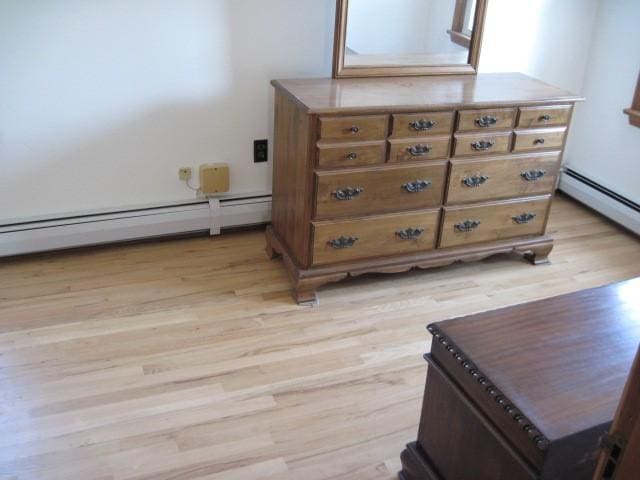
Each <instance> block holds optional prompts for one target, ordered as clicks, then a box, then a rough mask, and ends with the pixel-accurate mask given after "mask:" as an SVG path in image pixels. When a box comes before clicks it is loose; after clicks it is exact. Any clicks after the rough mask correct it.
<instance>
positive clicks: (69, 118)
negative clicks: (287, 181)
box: [0, 0, 334, 223]
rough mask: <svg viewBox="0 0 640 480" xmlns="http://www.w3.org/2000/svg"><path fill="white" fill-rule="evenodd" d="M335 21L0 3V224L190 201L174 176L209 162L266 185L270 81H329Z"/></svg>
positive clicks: (136, 4) (262, 11)
mask: <svg viewBox="0 0 640 480" xmlns="http://www.w3.org/2000/svg"><path fill="white" fill-rule="evenodd" d="M333 20H334V2H333V1H331V0H326V1H318V0H277V1H275V0H269V1H265V0H180V1H176V0H108V1H105V0H55V1H46V2H42V1H38V0H0V223H1V222H2V220H3V219H10V218H20V217H28V216H34V215H46V214H59V213H64V212H72V211H83V210H93V209H103V208H112V209H117V208H120V207H122V206H129V205H137V204H147V203H157V202H168V201H173V200H180V199H190V198H193V197H194V193H193V192H191V191H190V190H188V189H187V188H186V187H185V186H184V185H183V184H182V183H180V182H179V181H178V178H177V169H178V167H179V166H181V165H194V166H195V165H197V164H200V163H205V162H216V161H219V162H229V163H231V164H232V179H231V180H232V188H233V191H234V192H242V191H258V190H261V191H264V190H270V184H271V170H270V163H269V164H254V163H253V139H259V138H267V137H269V138H270V137H271V132H272V124H273V119H272V117H273V111H272V100H271V99H272V95H273V93H272V88H271V86H270V85H269V81H270V80H271V79H272V78H277V77H296V76H314V75H315V76H318V75H327V74H328V73H329V72H330V70H331V69H330V66H331V47H332V38H333ZM196 183H197V182H196Z"/></svg>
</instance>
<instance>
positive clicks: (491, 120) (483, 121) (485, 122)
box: [476, 115, 498, 128]
mask: <svg viewBox="0 0 640 480" xmlns="http://www.w3.org/2000/svg"><path fill="white" fill-rule="evenodd" d="M496 123H498V119H497V118H496V117H491V116H489V115H484V116H482V117H480V118H476V125H477V126H478V127H480V128H487V127H492V126H494V125H495V124H496Z"/></svg>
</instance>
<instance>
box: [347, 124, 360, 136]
mask: <svg viewBox="0 0 640 480" xmlns="http://www.w3.org/2000/svg"><path fill="white" fill-rule="evenodd" d="M349 131H350V132H351V133H352V134H354V135H356V134H357V133H359V132H360V129H359V128H358V127H356V126H355V125H354V126H353V127H351V128H350V129H349Z"/></svg>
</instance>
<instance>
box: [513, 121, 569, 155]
mask: <svg viewBox="0 0 640 480" xmlns="http://www.w3.org/2000/svg"><path fill="white" fill-rule="evenodd" d="M566 131H567V129H566V128H565V127H562V128H546V129H544V130H516V131H515V135H516V139H515V142H514V144H513V151H514V152H526V151H534V150H548V149H550V148H562V145H563V144H564V136H565V133H566Z"/></svg>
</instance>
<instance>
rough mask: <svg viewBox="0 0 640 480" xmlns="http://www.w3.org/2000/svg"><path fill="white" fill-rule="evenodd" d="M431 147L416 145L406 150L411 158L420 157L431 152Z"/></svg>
mask: <svg viewBox="0 0 640 480" xmlns="http://www.w3.org/2000/svg"><path fill="white" fill-rule="evenodd" d="M431 148H432V147H431V145H423V144H418V145H414V146H412V147H408V148H407V152H409V155H411V156H412V157H422V156H424V155H426V154H427V153H429V152H430V151H431Z"/></svg>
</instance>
